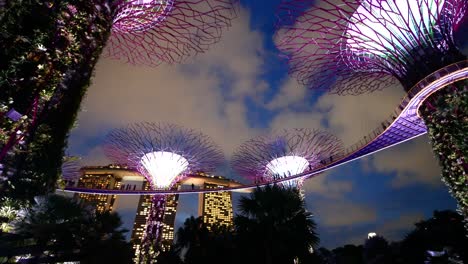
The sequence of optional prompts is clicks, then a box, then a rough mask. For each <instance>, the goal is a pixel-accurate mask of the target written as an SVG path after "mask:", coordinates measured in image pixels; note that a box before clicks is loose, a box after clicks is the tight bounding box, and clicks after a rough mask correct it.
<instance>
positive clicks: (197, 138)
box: [104, 122, 224, 261]
mask: <svg viewBox="0 0 468 264" xmlns="http://www.w3.org/2000/svg"><path fill="white" fill-rule="evenodd" d="M105 141H106V143H105V146H104V150H105V153H106V155H107V156H108V157H109V158H110V159H112V160H113V161H114V162H115V163H119V164H126V165H127V166H128V167H129V168H132V169H136V170H138V171H139V172H140V173H141V174H142V175H144V176H145V177H146V179H147V180H148V182H150V183H151V186H152V187H153V188H170V187H171V186H172V185H173V184H174V183H176V182H177V181H178V180H181V179H182V178H183V177H185V176H186V174H187V173H191V172H192V173H193V172H197V171H203V172H211V171H213V170H214V169H215V168H216V166H218V165H219V164H220V163H221V162H222V161H223V160H224V158H223V154H222V151H221V149H220V148H219V147H217V146H216V145H215V144H214V143H213V141H212V140H211V139H210V138H209V137H208V136H206V135H204V134H202V133H200V132H197V131H195V130H190V129H185V128H183V127H180V126H177V125H172V124H165V123H149V122H146V123H136V124H131V125H128V126H127V127H125V128H119V129H115V130H113V131H111V132H110V133H109V134H108V135H107V137H106V140H105ZM165 199H166V198H165V196H164V195H155V196H153V198H152V205H151V208H150V212H149V214H148V219H147V221H146V232H145V235H144V237H143V240H142V242H141V243H142V246H141V253H140V256H139V259H140V260H141V259H146V260H148V261H152V260H153V259H154V257H156V256H157V254H155V252H156V251H158V246H159V243H160V239H161V230H162V221H163V218H164V210H165V203H166V200H165Z"/></svg>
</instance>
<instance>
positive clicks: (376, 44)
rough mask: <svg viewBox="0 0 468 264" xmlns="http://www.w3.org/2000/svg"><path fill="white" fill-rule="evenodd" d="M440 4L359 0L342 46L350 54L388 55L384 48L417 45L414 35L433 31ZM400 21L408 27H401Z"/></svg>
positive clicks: (440, 0) (429, 0) (432, 1)
mask: <svg viewBox="0 0 468 264" xmlns="http://www.w3.org/2000/svg"><path fill="white" fill-rule="evenodd" d="M425 2H427V3H425ZM423 3H424V4H423ZM444 4H445V0H411V1H382V0H367V1H363V2H362V3H361V5H360V6H359V7H358V8H357V10H356V11H355V12H354V14H353V15H352V17H351V18H350V22H349V23H348V28H347V30H346V32H345V37H344V39H345V40H346V44H347V45H346V46H347V47H348V48H349V50H350V51H351V52H353V53H354V54H361V53H362V52H364V53H369V54H374V55H378V56H382V57H386V56H391V54H389V53H388V51H390V50H394V49H400V50H401V49H403V50H412V49H414V48H416V47H417V46H419V45H420V42H418V41H417V40H418V39H426V38H431V37H432V36H431V35H432V34H434V33H435V32H434V31H435V30H434V26H435V25H436V22H437V21H438V20H439V16H440V13H441V11H442V6H443V5H444ZM386 21H398V24H396V23H395V24H394V23H386ZM400 23H401V24H404V25H408V28H401V26H400ZM362 55H365V54H362Z"/></svg>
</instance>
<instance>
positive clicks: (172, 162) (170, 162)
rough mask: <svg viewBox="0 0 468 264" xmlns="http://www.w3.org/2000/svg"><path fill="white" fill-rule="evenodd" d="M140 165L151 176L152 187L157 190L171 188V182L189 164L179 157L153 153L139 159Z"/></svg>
mask: <svg viewBox="0 0 468 264" xmlns="http://www.w3.org/2000/svg"><path fill="white" fill-rule="evenodd" d="M141 165H142V166H143V167H144V168H145V169H146V171H147V172H148V174H149V175H150V176H151V181H152V182H153V185H155V186H156V187H158V188H166V187H169V186H171V184H172V181H173V180H174V179H175V178H176V177H177V176H178V175H179V174H181V173H182V172H183V171H184V170H186V169H187V167H188V165H189V163H188V161H187V159H185V158H184V157H182V156H181V155H178V154H175V153H172V152H166V151H155V152H151V153H147V154H145V155H144V156H143V157H142V158H141Z"/></svg>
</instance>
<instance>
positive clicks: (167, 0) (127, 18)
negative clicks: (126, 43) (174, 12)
mask: <svg viewBox="0 0 468 264" xmlns="http://www.w3.org/2000/svg"><path fill="white" fill-rule="evenodd" d="M173 4H174V0H127V1H124V2H122V3H121V4H120V5H119V6H118V7H117V11H116V13H117V15H116V16H115V18H114V22H113V27H112V28H113V30H115V31H118V32H123V33H125V32H137V31H146V30H149V29H150V28H152V27H155V26H157V25H158V23H160V22H161V21H163V20H164V19H165V18H166V16H167V15H168V14H169V13H170V12H171V9H172V7H173Z"/></svg>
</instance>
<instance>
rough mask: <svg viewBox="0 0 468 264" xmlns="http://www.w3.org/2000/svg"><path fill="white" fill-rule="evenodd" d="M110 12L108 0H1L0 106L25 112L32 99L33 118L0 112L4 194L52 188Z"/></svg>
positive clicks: (104, 37) (19, 194)
mask: <svg viewBox="0 0 468 264" xmlns="http://www.w3.org/2000/svg"><path fill="white" fill-rule="evenodd" d="M111 18H112V15H111V10H110V8H109V1H108V0H93V1H90V0H68V1H66V0H50V1H43V0H32V1H7V4H6V6H5V7H4V9H3V10H1V11H0V27H1V30H0V31H1V32H2V33H3V34H2V36H1V37H0V49H1V50H2V51H0V61H1V64H0V73H1V77H0V90H1V91H2V94H1V95H0V103H2V108H4V109H2V111H1V112H2V113H5V112H6V111H8V110H12V109H14V110H15V111H17V112H18V113H20V114H21V115H28V116H31V115H30V111H31V110H30V108H31V107H30V106H31V105H34V104H35V105H36V107H35V112H34V119H33V118H30V117H29V118H25V117H23V118H22V119H20V120H18V121H16V122H15V121H14V120H12V119H11V118H8V117H7V116H2V117H0V118H1V119H0V122H1V129H2V136H3V137H2V142H1V143H2V144H1V145H2V151H3V152H2V157H1V163H2V165H3V176H4V177H6V178H7V179H8V180H7V181H5V182H4V183H3V186H2V187H3V188H4V191H5V192H4V194H5V193H7V195H12V196H16V197H17V198H23V199H31V198H32V197H33V196H35V195H38V194H42V193H46V192H49V191H51V190H53V189H54V188H55V183H56V181H57V178H58V176H59V174H60V171H59V170H60V165H61V161H62V158H63V156H64V149H65V148H66V139H67V137H68V133H69V130H70V129H71V128H72V126H73V124H74V123H75V120H76V115H77V112H78V110H79V107H80V104H81V101H82V99H83V96H84V94H85V92H86V90H87V88H88V86H89V84H90V78H91V76H92V72H93V70H94V67H95V65H96V62H97V59H98V57H99V55H100V53H101V52H102V49H103V46H104V44H105V43H106V41H107V39H108V36H109V33H110V30H111V26H112V19H111ZM14 141H19V142H20V144H16V145H14V146H13V147H11V148H9V146H6V145H8V144H11V142H14ZM5 143H6V145H5ZM5 150H6V151H5ZM31 183H32V184H31Z"/></svg>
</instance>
